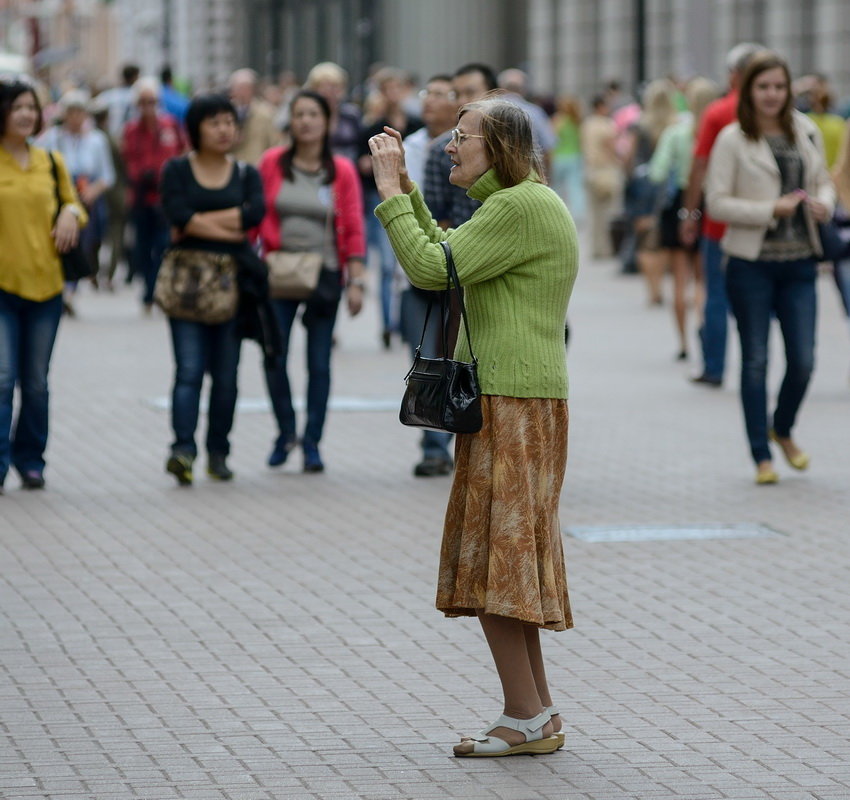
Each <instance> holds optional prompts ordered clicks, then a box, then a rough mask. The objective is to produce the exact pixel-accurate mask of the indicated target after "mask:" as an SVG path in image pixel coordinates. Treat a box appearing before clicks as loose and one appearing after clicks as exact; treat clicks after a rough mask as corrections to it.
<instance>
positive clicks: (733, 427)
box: [0, 264, 850, 800]
mask: <svg viewBox="0 0 850 800" xmlns="http://www.w3.org/2000/svg"><path fill="white" fill-rule="evenodd" d="M819 291H820V294H821V298H820V300H821V303H820V309H821V317H820V321H819V326H820V327H819V351H818V369H817V374H816V377H815V380H814V382H813V385H812V387H811V390H810V394H809V398H808V400H807V403H806V406H805V408H804V411H803V414H802V416H801V419H800V424H799V437H800V440H801V441H802V442H803V443H804V444H805V445H806V447H807V449H809V450H810V451H811V453H812V455H813V463H812V468H811V470H810V471H808V472H806V473H803V474H791V473H790V471H788V470H786V469H785V467H784V465H783V464H780V465H779V469H780V471H781V475H782V482H781V484H780V486H778V487H768V488H766V489H765V488H757V487H755V486H753V485H752V474H751V472H752V470H751V466H750V464H749V461H748V458H747V451H746V446H745V443H744V437H743V426H742V422H741V418H740V417H741V414H740V408H739V402H738V398H737V395H736V391H735V386H736V384H737V380H736V379H735V377H734V371H735V369H736V367H735V363H736V361H737V353H736V352H735V348H734V346H733V347H732V352H731V358H732V361H733V364H732V368H731V369H730V371H729V377H728V378H727V386H726V387H725V388H723V389H722V390H719V391H708V390H703V389H700V388H697V387H694V386H691V385H689V384H688V382H687V381H686V377H687V373H686V371H684V370H683V369H682V368H681V367H680V365H677V364H673V363H672V355H673V353H674V350H675V347H674V344H673V337H672V333H671V331H672V325H671V321H670V319H669V311H668V310H667V311H658V310H655V309H653V310H647V309H645V308H644V307H643V306H642V303H643V294H642V287H641V286H640V285H639V283H638V282H637V281H636V280H631V279H623V278H620V277H616V276H615V275H614V274H613V268H612V267H611V266H610V265H606V264H587V265H585V267H584V271H583V273H582V274H581V276H580V278H579V282H578V284H577V287H576V294H575V301H574V304H573V308H572V309H571V315H570V321H571V328H572V333H573V336H572V341H571V349H570V372H571V383H572V397H571V401H570V411H571V426H572V427H571V437H570V439H571V441H570V449H571V452H570V464H569V469H568V474H567V482H566V486H565V490H564V494H563V498H562V522H563V524H564V526H565V527H566V528H568V527H570V526H571V525H576V526H579V525H659V526H662V525H663V526H668V525H676V524H690V525H694V524H699V523H740V522H752V523H758V524H762V525H767V526H769V527H770V528H772V529H774V530H776V531H779V532H780V534H781V535H779V536H776V537H772V538H761V539H741V540H734V539H727V540H722V541H720V540H717V541H712V540H692V541H665V542H652V541H649V542H643V543H638V542H620V543H607V544H594V543H591V542H584V541H579V540H576V539H572V538H566V539H565V548H566V552H567V558H568V570H569V573H570V581H571V583H570V587H571V596H572V600H573V605H574V611H575V616H576V621H577V625H578V627H577V628H576V630H575V631H572V632H569V633H567V634H563V635H557V636H546V637H545V641H544V646H545V648H546V653H547V656H548V658H549V660H550V662H551V664H552V666H551V668H550V671H549V672H550V675H549V677H550V680H551V682H552V684H553V687H554V688H555V689H556V690H557V695H556V702H557V703H558V704H559V706H560V708H561V710H562V712H563V714H564V719H565V721H566V723H567V726H566V732H567V746H566V748H565V749H564V750H563V751H561V752H559V753H558V754H557V755H553V756H550V757H546V758H537V759H532V758H525V759H524V758H515V759H503V760H490V761H462V760H456V759H453V758H451V757H450V756H449V753H450V747H451V744H452V742H453V741H455V740H456V736H457V735H458V734H459V733H461V732H464V731H469V730H474V729H476V728H477V727H480V725H481V723H482V722H483V721H484V720H486V719H489V718H491V717H494V716H496V715H497V713H498V700H497V698H498V685H497V682H496V680H495V677H494V675H493V674H492V668H491V666H490V664H489V657H488V655H487V651H486V647H485V645H484V643H483V640H482V638H481V635H480V633H479V632H478V631H477V630H476V629H475V625H474V624H473V623H472V622H471V621H468V620H466V621H445V620H443V619H442V618H441V617H440V615H439V614H437V613H436V612H435V611H434V610H433V608H432V605H433V596H434V576H435V571H436V558H437V552H438V548H439V535H440V527H441V517H442V512H443V509H444V507H445V500H446V495H447V491H448V486H449V482H448V480H446V479H434V480H429V481H417V480H416V479H414V478H413V477H412V475H411V468H412V465H413V463H414V462H415V460H416V458H417V456H418V452H417V445H416V443H417V439H418V436H417V434H416V433H414V432H412V431H405V430H404V429H403V428H401V427H400V426H399V425H398V423H397V421H396V418H395V414H394V413H393V412H388V411H375V412H365V411H342V410H332V411H331V414H330V417H329V420H328V426H327V434H326V443H325V444H324V446H323V454H324V456H325V459H326V461H327V464H328V469H327V472H326V473H325V474H323V475H319V476H307V475H303V474H301V473H300V472H299V466H300V464H299V459H298V458H295V459H294V463H291V464H287V465H286V466H285V467H284V468H283V469H282V470H280V471H276V472H272V471H271V470H268V469H267V468H265V466H264V459H265V456H266V455H267V450H268V448H269V446H270V443H271V440H272V438H273V428H272V424H271V418H270V415H269V414H268V413H267V412H265V411H262V410H260V411H256V410H246V411H244V412H240V413H239V414H238V419H237V424H236V429H235V432H234V436H233V444H234V452H233V456H232V462H233V466H234V468H235V470H236V472H237V477H236V480H235V481H234V482H233V484H231V485H220V484H213V483H211V482H209V481H207V480H206V478H205V476H204V475H203V469H204V462H203V459H201V460H200V463H199V469H198V473H199V474H198V479H197V482H196V486H195V487H193V488H192V490H190V491H183V490H178V489H177V488H176V487H175V486H173V485H172V483H171V481H170V479H169V476H167V475H165V474H164V472H163V462H164V454H165V451H166V444H167V442H168V440H169V431H168V419H167V415H166V414H165V413H164V412H163V411H161V410H159V409H158V408H157V407H156V406H155V404H154V403H153V400H154V399H155V398H159V397H162V396H166V395H167V394H168V388H169V382H170V374H171V369H172V367H171V356H170V350H169V344H168V337H167V330H166V326H165V324H164V321H163V320H162V319H161V318H157V317H155V318H153V319H145V318H142V317H141V316H139V315H138V313H137V311H136V306H135V298H133V297H132V296H131V295H130V294H129V293H128V292H126V291H125V292H124V293H119V294H117V295H114V296H111V295H94V294H91V293H86V292H85V291H83V293H82V296H81V297H80V299H79V302H78V307H79V312H80V318H79V319H77V320H73V321H69V322H65V323H63V328H62V331H61V333H60V339H59V343H58V348H57V354H56V358H55V362H54V368H53V377H52V381H53V386H52V388H53V432H52V435H51V446H50V451H49V453H48V458H49V461H50V467H49V471H48V473H47V478H48V483H49V486H48V490H47V491H46V492H43V493H25V492H22V491H19V490H18V488H17V486H16V482H15V481H14V479H12V478H11V477H10V479H9V481H8V482H7V487H6V488H7V492H6V495H5V496H4V497H2V498H0V797H3V800H25V799H26V800H30V798H32V800H62V798H68V800H71V798H73V800H82V798H85V800H131V798H132V799H135V798H146V799H147V800H180V799H181V798H184V799H186V800H188V799H190V798H192V799H194V798H197V799H198V800H336V799H337V798H339V800H356V799H358V798H363V799H364V800H431V798H434V800H437V798H439V799H440V800H443V798H447V797H448V798H469V800H479V799H480V800H492V799H493V798H497V799H500V800H530V799H531V798H540V797H542V798H546V799H547V800H549V798H552V799H554V798H562V797H564V798H566V797H568V798H570V800H672V799H673V798H675V800H727V798H728V800H847V798H848V797H850V766H848V765H850V744H848V742H850V725H848V722H850V712H849V711H848V708H850V702H848V699H849V698H848V694H849V693H850V691H848V686H849V685H850V684H848V669H847V664H848V663H850V598H849V597H848V593H847V585H848V577H849V576H848V566H847V565H848V554H850V544H848V537H847V531H848V524H847V520H848V519H850V493H848V492H847V488H846V485H847V484H846V478H847V475H848V474H850V451H848V448H847V446H846V439H847V437H846V433H847V430H848V428H847V408H848V405H849V404H850V390H848V385H847V375H848V364H850V343H849V342H848V338H847V331H846V323H845V321H844V320H843V319H842V318H841V317H840V315H839V309H838V304H837V302H836V298H835V296H834V290H833V289H832V287H831V285H830V283H829V281H827V280H825V279H824V280H821V281H820V285H819ZM372 299H374V295H373V297H372V298H370V300H372ZM372 305H373V307H372V308H371V309H370V311H369V314H371V316H369V315H367V316H366V318H365V319H362V320H354V321H352V320H347V319H343V320H341V322H340V327H339V336H338V338H339V345H338V347H337V350H336V352H335V379H334V380H335V387H336V391H337V392H338V393H339V395H340V396H342V395H345V396H349V397H352V396H360V397H365V398H369V399H373V400H384V399H386V398H395V397H398V395H399V393H400V390H401V385H402V384H401V376H402V375H403V374H404V371H405V369H406V363H407V357H406V355H405V354H404V352H403V351H402V350H401V349H400V348H398V349H395V350H393V351H391V352H389V353H386V352H383V351H379V349H378V344H377V338H378V337H377V331H378V322H377V317H376V315H375V309H374V303H373V304H372ZM296 329H297V330H296V334H295V336H296V340H295V343H294V349H293V352H294V353H295V354H300V353H301V352H303V341H301V336H302V334H301V332H300V330H298V326H296ZM773 352H774V353H778V352H779V350H778V349H777V348H774V350H773ZM775 360H776V359H775ZM295 361H296V364H297V366H296V368H295V369H294V370H293V379H294V384H295V387H296V390H297V391H299V392H302V393H303V384H304V381H303V376H301V374H300V366H301V365H300V363H299V362H298V358H296V360H295ZM772 369H773V374H772V378H771V380H772V383H773V384H774V385H775V384H776V383H777V366H776V364H774V365H773V367H772ZM240 392H241V397H242V398H244V399H246V400H254V399H256V400H259V399H261V398H263V397H264V388H263V382H262V376H261V374H260V370H259V356H258V351H257V350H256V348H255V347H254V346H253V345H246V347H245V349H244V353H243V363H242V366H241V376H240ZM250 405H251V408H255V407H257V406H258V404H257V403H251V404H250Z"/></svg>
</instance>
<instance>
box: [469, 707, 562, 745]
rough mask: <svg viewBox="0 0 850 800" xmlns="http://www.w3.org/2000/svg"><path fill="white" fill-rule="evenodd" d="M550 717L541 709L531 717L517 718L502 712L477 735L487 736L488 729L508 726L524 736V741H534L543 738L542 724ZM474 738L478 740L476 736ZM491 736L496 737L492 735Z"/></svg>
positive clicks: (547, 712) (550, 716) (492, 729)
mask: <svg viewBox="0 0 850 800" xmlns="http://www.w3.org/2000/svg"><path fill="white" fill-rule="evenodd" d="M551 718H552V715H551V714H550V713H549V711H546V710H544V711H541V712H540V713H539V714H538V715H537V716H536V717H532V718H531V719H517V718H516V717H509V716H508V715H507V714H502V716H501V717H499V719H497V720H496V721H495V722H494V723H493V724H492V725H491V726H490V727H489V728H486V729H485V730H483V731H481V732H480V733H479V734H478V736H481V735H483V736H484V737H485V738H486V737H487V736H489V734H490V731H494V730H495V729H496V728H510V729H511V730H515V731H519V732H520V733H522V734H523V735H524V736H525V741H527V742H536V741H537V740H538V739H542V738H543V726H544V725H545V724H546V723H547V722H549V720H550V719H551ZM475 738H476V739H477V740H478V741H480V739H478V737H475ZM492 738H494V739H496V738H498V737H495V736H494V737H492ZM500 741H501V740H500Z"/></svg>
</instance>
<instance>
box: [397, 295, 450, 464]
mask: <svg viewBox="0 0 850 800" xmlns="http://www.w3.org/2000/svg"><path fill="white" fill-rule="evenodd" d="M427 311H428V300H427V298H425V297H423V296H422V294H420V293H419V292H418V291H416V290H415V289H406V290H405V291H404V292H402V295H401V335H402V338H403V339H404V340H405V341H406V342H407V343H408V345H410V357H411V358H413V355H414V353H415V352H416V348H417V347H418V346H419V339H420V337H421V336H422V328H423V326H424V325H425V313H426V312H427ZM440 338H441V336H440V306H439V303H435V304H434V307H433V308H432V309H431V316H430V317H429V318H428V330H427V331H426V332H425V340H424V341H423V342H422V355H423V356H424V357H425V358H434V357H436V356H437V355H438V354H439V352H440V349H441V348H440ZM451 440H452V435H451V434H450V433H446V432H445V431H428V430H423V431H422V442H421V446H422V457H423V458H438V459H440V460H441V461H450V460H451V456H450V455H449V443H450V442H451Z"/></svg>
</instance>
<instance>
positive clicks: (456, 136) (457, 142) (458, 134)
mask: <svg viewBox="0 0 850 800" xmlns="http://www.w3.org/2000/svg"><path fill="white" fill-rule="evenodd" d="M483 138H484V137H483V136H481V135H480V134H477V133H464V132H463V131H462V130H461V129H460V128H454V129H453V130H452V139H451V142H452V144H453V145H454V146H455V147H460V146H461V145H462V144H463V143H464V142H465V141H466V140H467V139H483Z"/></svg>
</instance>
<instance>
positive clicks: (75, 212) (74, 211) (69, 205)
mask: <svg viewBox="0 0 850 800" xmlns="http://www.w3.org/2000/svg"><path fill="white" fill-rule="evenodd" d="M66 208H67V209H68V211H70V212H71V213H72V214H73V215H74V216H75V217H76V218H77V219H79V218H80V209H79V208H78V207H77V206H75V205H74V204H73V203H65V205H64V206H62V210H63V211H64V210H65V209H66Z"/></svg>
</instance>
